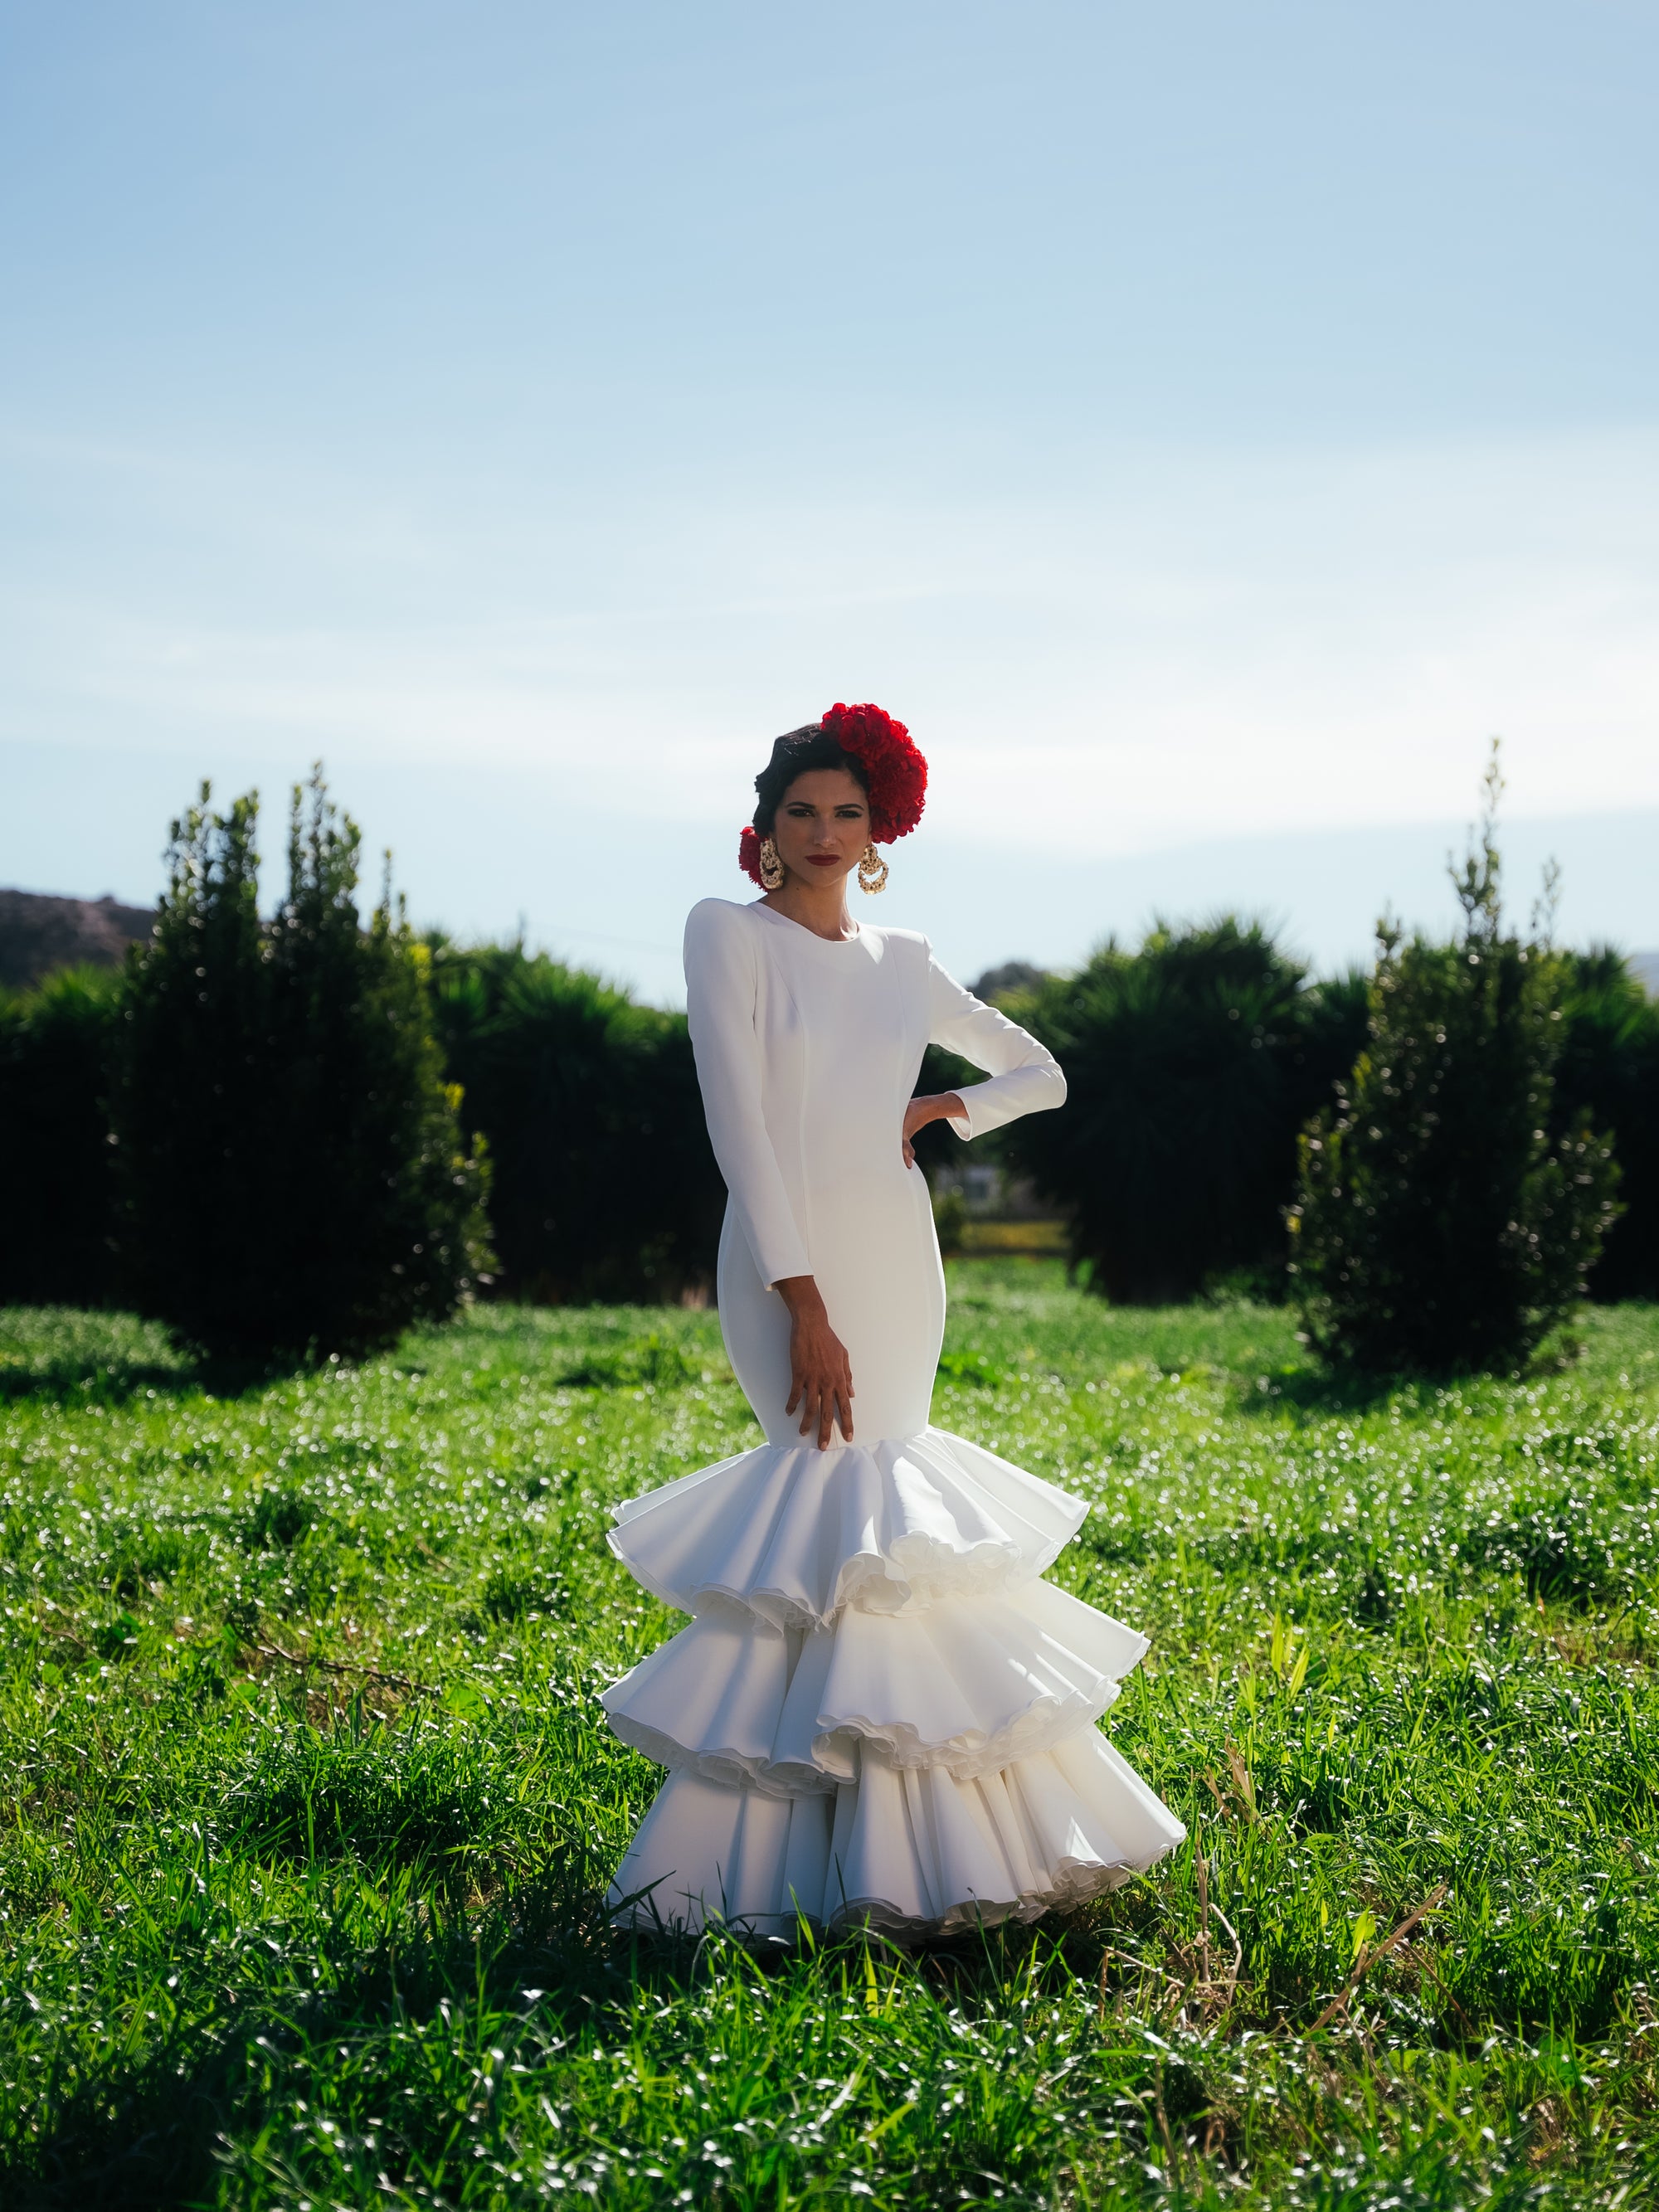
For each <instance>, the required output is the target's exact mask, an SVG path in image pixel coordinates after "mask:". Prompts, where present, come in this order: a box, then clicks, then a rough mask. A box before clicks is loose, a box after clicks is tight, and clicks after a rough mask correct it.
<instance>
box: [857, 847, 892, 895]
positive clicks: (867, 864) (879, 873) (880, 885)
mask: <svg viewBox="0 0 1659 2212" xmlns="http://www.w3.org/2000/svg"><path fill="white" fill-rule="evenodd" d="M887 874H888V869H887V863H886V861H885V860H883V859H882V857H881V854H879V853H878V852H877V850H876V848H875V847H874V846H873V845H866V847H865V848H864V852H863V854H862V855H861V857H860V860H859V889H860V890H861V891H869V892H870V893H871V894H872V896H873V895H874V893H875V892H877V891H884V890H886V888H887Z"/></svg>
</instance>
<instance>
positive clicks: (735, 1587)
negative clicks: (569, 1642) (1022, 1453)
mask: <svg viewBox="0 0 1659 2212" xmlns="http://www.w3.org/2000/svg"><path fill="white" fill-rule="evenodd" d="M831 1319H832V1321H833V1320H834V1319H835V1316H834V1313H833V1310H832V1314H831ZM935 1357H936V1358H937V1355H935ZM858 1374H859V1370H858V1367H857V1364H856V1363H855V1364H854V1368H853V1383H854V1389H855V1390H856V1389H857V1388H858ZM861 1395H862V1394H860V1398H861ZM854 1402H855V1404H856V1403H858V1402H859V1401H854ZM1087 1510H1088V1509H1087V1508H1086V1507H1085V1505H1084V1504H1082V1502H1081V1501H1080V1500H1079V1499H1078V1498H1068V1497H1067V1496H1066V1493H1065V1492H1064V1491H1061V1490H1056V1489H1055V1488H1054V1486H1053V1485H1052V1484H1050V1483H1047V1482H1041V1481H1039V1480H1037V1478H1036V1475H1033V1474H1026V1473H1025V1472H1024V1468H1018V1467H1014V1466H1012V1464H1011V1463H1010V1462H1008V1461H1007V1460H1006V1459H999V1458H998V1456H997V1455H996V1454H995V1453H994V1452H990V1451H987V1450H986V1449H984V1448H983V1446H981V1445H979V1444H972V1443H969V1442H968V1441H967V1439H966V1438H965V1437H953V1436H951V1435H950V1434H949V1433H948V1432H947V1431H945V1430H943V1429H934V1428H926V1429H923V1430H922V1431H921V1433H920V1434H919V1435H916V1436H910V1437H881V1438H879V1439H878V1440H877V1441H876V1442H875V1443H872V1444H864V1443H850V1444H836V1445H832V1446H831V1447H830V1449H829V1450H828V1451H820V1450H819V1449H818V1448H817V1440H816V1438H815V1439H814V1440H813V1442H812V1443H805V1442H804V1441H803V1440H802V1438H801V1437H800V1435H799V1431H794V1433H793V1443H787V1444H762V1445H760V1446H759V1447H758V1448H757V1449H755V1450H753V1451H748V1452H744V1453H741V1454H740V1455H738V1457H737V1458H735V1459H728V1460H722V1461H720V1462H719V1464H718V1465H717V1466H714V1467H708V1468H700V1469H699V1470H698V1471H697V1473H696V1474H687V1475H682V1476H681V1478H680V1479H679V1480H678V1482H670V1483H665V1485H664V1486H663V1487H662V1488H661V1489H660V1490H653V1491H650V1492H647V1494H646V1496H644V1497H643V1498H629V1501H628V1503H627V1504H625V1505H623V1506H620V1507H618V1509H617V1527H616V1528H613V1529H612V1530H611V1550H612V1551H613V1552H615V1553H616V1554H617V1557H618V1559H622V1560H623V1562H624V1563H625V1564H626V1565H627V1567H628V1570H629V1573H630V1574H631V1575H633V1577H635V1581H637V1582H641V1583H644V1585H645V1587H646V1589H648V1590H650V1591H651V1592H652V1594H653V1595H654V1596H656V1597H659V1598H662V1599H663V1600H665V1602H666V1603H668V1604H669V1605H676V1606H678V1607H679V1608H680V1610H681V1612H682V1613H701V1612H702V1611H703V1610H705V1608H706V1607H708V1605H709V1604H711V1603H712V1602H714V1601H716V1600H719V1599H721V1598H725V1599H728V1600H730V1601H732V1602H733V1603H735V1604H738V1605H741V1606H744V1607H747V1608H748V1609H749V1610H750V1612H752V1613H755V1614H756V1615H757V1617H758V1618H759V1619H761V1620H768V1621H770V1622H771V1623H772V1624H773V1626H775V1627H778V1628H795V1627H802V1628H804V1627H811V1626H816V1625H817V1624H818V1623H819V1622H822V1621H825V1620H829V1619H830V1617H831V1616H832V1615H833V1614H835V1613H837V1612H839V1611H840V1609H841V1607H842V1606H843V1605H847V1604H855V1605H860V1606H863V1607H867V1608H869V1609H870V1610H872V1611H876V1612H883V1613H905V1612H914V1611H916V1610H917V1609H919V1608H920V1607H922V1606H925V1605H929V1604H932V1603H933V1601H934V1600H935V1599H936V1598H939V1597H942V1596H945V1595H950V1594H951V1593H953V1592H961V1591H967V1590H985V1591H989V1590H994V1589H1001V1588H1004V1587H1005V1586H1006V1585H1008V1584H1010V1583H1019V1582H1025V1581H1029V1580H1030V1577H1032V1576H1033V1575H1040V1574H1041V1573H1042V1571H1043V1570H1044V1569H1045V1568H1046V1567H1048V1566H1049V1565H1051V1564H1052V1562H1053V1561H1054V1559H1057V1558H1058V1557H1059V1555H1060V1552H1061V1551H1062V1550H1063V1549H1064V1548H1065V1547H1066V1545H1067V1544H1068V1543H1070V1541H1071V1540H1072V1538H1073V1536H1074V1535H1076V1534H1077V1532H1078V1529H1079V1528H1080V1527H1081V1525H1082V1522H1083V1516H1084V1515H1085V1512H1086V1511H1087Z"/></svg>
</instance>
